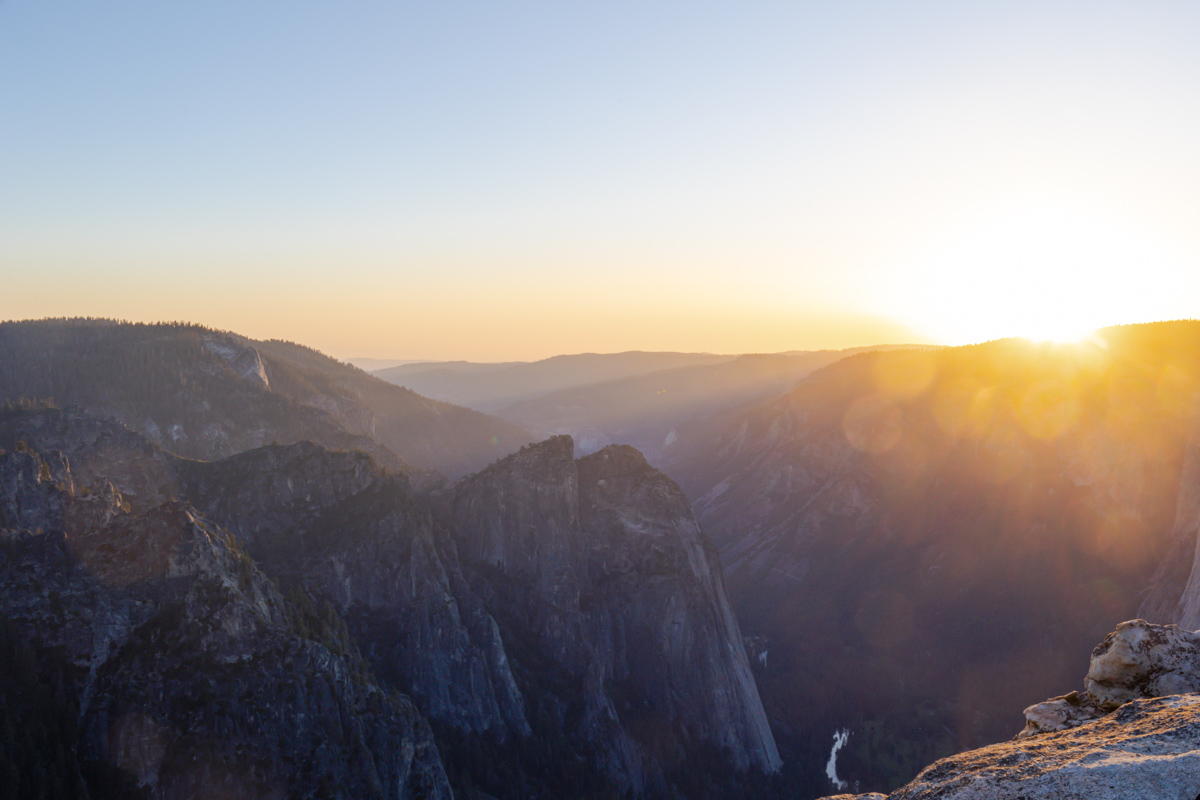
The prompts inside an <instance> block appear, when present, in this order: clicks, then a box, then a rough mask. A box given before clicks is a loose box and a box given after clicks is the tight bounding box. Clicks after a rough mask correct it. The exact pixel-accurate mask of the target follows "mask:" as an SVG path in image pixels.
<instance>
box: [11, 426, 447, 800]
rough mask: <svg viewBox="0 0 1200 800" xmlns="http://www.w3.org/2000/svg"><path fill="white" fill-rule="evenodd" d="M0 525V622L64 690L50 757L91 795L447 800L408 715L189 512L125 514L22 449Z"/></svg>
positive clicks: (117, 503)
mask: <svg viewBox="0 0 1200 800" xmlns="http://www.w3.org/2000/svg"><path fill="white" fill-rule="evenodd" d="M0 512H2V514H3V518H4V521H5V525H6V529H5V530H3V531H2V532H0V607H2V608H3V610H4V616H5V618H6V620H7V621H6V624H8V625H12V626H15V629H16V631H17V632H18V633H19V635H20V636H22V637H23V638H24V639H25V640H26V641H27V642H32V643H33V644H34V645H35V646H36V648H37V649H38V651H39V652H41V653H42V654H43V657H44V658H45V659H48V660H49V662H50V663H51V665H53V666H54V669H55V670H57V674H58V675H60V676H63V677H61V680H62V681H63V683H62V685H63V687H64V688H63V691H64V693H65V694H66V696H67V697H68V698H69V699H68V700H67V701H66V702H67V704H68V707H69V708H71V709H77V710H78V733H77V734H70V733H65V734H63V740H62V741H60V742H59V743H58V747H59V748H60V750H59V752H61V750H62V749H63V748H69V749H71V750H73V751H75V752H76V753H77V754H78V757H79V759H80V761H81V762H82V763H83V764H84V765H85V766H87V765H93V766H92V767H91V769H92V770H93V774H96V773H97V771H98V773H99V774H100V775H104V776H106V777H104V778H102V779H101V782H100V783H99V784H94V791H101V790H104V791H112V792H117V791H118V789H117V788H115V787H117V786H120V785H121V784H124V785H125V786H126V789H127V792H128V794H127V796H146V797H152V798H156V799H158V798H161V799H162V800H172V799H173V798H185V797H209V796H211V797H217V796H221V797H238V798H264V800H265V798H276V797H318V796H321V797H344V798H351V797H353V798H359V797H381V798H396V799H397V800H399V798H411V797H442V798H449V796H450V791H449V786H448V783H447V781H446V777H445V774H444V772H443V770H442V765H441V762H440V759H439V757H438V754H437V750H436V747H435V746H434V744H433V741H432V737H431V734H430V731H429V728H428V725H427V723H425V722H424V720H423V719H422V718H421V716H420V715H419V714H418V713H417V712H416V710H415V709H414V708H413V707H412V705H411V704H410V703H409V702H408V701H407V700H406V699H404V698H402V697H400V696H398V695H395V694H388V693H386V692H385V691H383V690H382V689H381V688H380V686H379V685H378V684H377V683H375V681H374V680H373V679H372V678H371V677H370V676H369V673H367V672H365V671H364V670H363V664H362V661H361V659H359V658H358V657H357V656H356V655H355V654H354V653H353V652H351V651H349V650H347V649H346V648H345V647H344V646H343V645H340V644H338V643H336V642H334V641H333V640H332V639H331V638H330V637H329V636H328V634H327V633H326V634H325V636H324V638H325V639H326V641H327V642H328V643H329V644H324V643H321V642H318V641H314V640H313V639H312V638H309V637H311V636H313V635H314V634H313V632H312V631H311V630H309V629H308V628H307V627H303V628H298V627H297V625H298V623H299V622H300V621H301V620H302V618H303V616H302V613H301V611H300V610H299V609H298V608H296V607H295V606H294V605H293V604H292V603H290V602H289V601H287V600H285V599H284V598H283V597H282V596H281V595H280V593H279V592H278V590H277V589H276V588H275V586H274V584H273V583H272V582H271V581H269V580H268V579H267V578H266V577H265V576H264V575H263V574H262V573H261V572H260V571H259V570H258V568H257V567H256V566H255V564H254V562H253V560H252V559H250V558H249V556H247V555H246V554H245V552H244V551H243V550H241V548H240V546H239V545H238V544H237V542H236V541H235V540H234V539H233V538H232V537H231V536H230V535H229V534H228V533H226V532H224V531H222V530H221V529H220V528H218V527H217V526H215V525H213V524H212V523H211V522H208V521H207V520H205V519H204V518H203V517H201V516H200V515H199V514H198V513H196V512H195V511H194V510H193V509H191V508H190V507H189V506H187V505H186V504H184V503H182V502H180V501H177V500H172V501H168V502H167V503H164V504H162V505H160V506H157V507H155V508H153V509H150V510H149V511H146V512H144V513H134V512H131V511H129V504H128V503H127V502H125V501H124V500H123V498H122V497H121V496H120V494H119V492H117V491H116V490H115V489H113V488H112V486H111V484H109V485H106V486H102V487H98V488H97V489H91V488H90V487H83V486H81V485H79V484H78V483H77V482H76V481H75V479H74V476H72V475H71V474H70V471H69V464H68V463H67V459H65V458H63V457H61V456H58V457H56V458H51V459H43V458H42V457H41V456H40V455H39V454H37V453H36V452H34V451H33V450H31V449H29V448H28V447H26V448H25V449H23V450H21V451H19V452H7V453H4V454H0ZM34 525H36V528H33V529H32V530H31V528H32V527H33V526H34ZM331 647H332V648H333V649H331ZM14 722H15V723H16V724H25V723H24V722H22V721H21V720H15V721H14ZM69 722H70V723H73V720H64V721H62V722H61V723H60V724H61V727H60V730H75V726H74V724H68V723H69ZM72 736H77V737H78V738H72Z"/></svg>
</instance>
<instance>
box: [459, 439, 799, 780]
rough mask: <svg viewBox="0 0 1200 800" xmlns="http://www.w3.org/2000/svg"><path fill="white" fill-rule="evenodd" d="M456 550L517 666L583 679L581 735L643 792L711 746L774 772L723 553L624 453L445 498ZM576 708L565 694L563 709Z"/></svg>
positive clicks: (540, 462)
mask: <svg viewBox="0 0 1200 800" xmlns="http://www.w3.org/2000/svg"><path fill="white" fill-rule="evenodd" d="M447 501H448V506H449V508H448V511H447V512H446V513H447V514H448V516H449V519H450V520H451V521H452V524H453V528H454V530H455V531H456V539H457V542H458V549H459V553H460V554H461V556H462V558H463V561H464V562H465V564H466V566H467V568H468V571H469V572H470V573H471V574H472V585H473V586H474V587H475V588H476V590H477V591H478V593H479V594H480V595H481V596H483V597H484V598H485V599H486V602H487V604H488V607H489V608H491V609H492V610H493V612H494V614H495V615H496V618H497V620H498V622H499V623H500V626H501V632H502V633H503V634H504V635H505V638H506V640H507V641H512V642H514V643H517V646H518V647H519V648H520V651H521V656H520V657H518V660H523V661H526V662H527V663H529V664H539V663H540V667H538V668H537V671H538V673H540V674H536V675H535V676H533V677H534V680H533V683H534V684H535V685H540V686H547V685H554V684H556V683H562V682H566V681H568V680H569V681H570V682H572V683H574V682H581V685H582V686H583V695H584V696H583V702H584V708H585V711H584V714H583V717H582V719H581V721H580V723H579V724H578V726H577V727H576V729H575V730H572V731H570V733H571V734H572V735H575V736H578V737H580V738H582V739H583V740H585V741H588V742H590V743H591V744H592V745H594V746H596V747H599V748H601V749H602V750H603V751H604V753H605V755H604V758H605V759H606V761H607V765H608V768H609V769H610V770H611V771H612V772H613V773H615V774H616V775H619V776H620V777H621V780H622V782H623V783H625V785H627V786H628V787H630V788H633V789H635V790H637V791H641V790H642V789H643V788H645V787H646V786H647V785H654V784H655V783H656V782H659V781H661V774H662V769H663V767H664V766H667V765H670V764H671V763H672V762H674V761H676V760H678V759H679V758H680V757H681V756H682V755H683V753H684V752H685V750H686V749H687V748H688V747H689V746H690V745H694V744H696V743H700V742H704V743H708V744H710V745H715V746H717V747H724V748H727V749H728V751H729V753H730V754H731V755H732V757H733V760H734V763H735V764H736V765H737V766H739V767H741V768H746V767H755V768H757V769H760V770H763V771H767V772H771V771H774V770H776V769H778V767H779V765H780V760H779V755H778V752H777V750H776V748H775V743H774V739H773V737H772V735H771V731H770V728H769V726H768V724H767V720H766V715H765V713H764V712H763V709H762V704H761V701H760V700H759V699H758V693H757V690H756V687H755V685H754V679H753V676H752V675H751V673H750V668H749V663H748V661H747V659H746V655H745V650H744V648H743V647H742V644H741V636H740V631H739V629H738V625H737V621H736V619H735V618H734V617H733V613H732V611H731V609H730V607H729V603H728V600H727V599H726V597H725V592H724V586H723V582H722V579H721V577H720V571H719V567H718V566H717V564H718V562H717V561H716V558H715V553H714V552H712V550H711V549H709V547H708V546H707V542H706V540H705V538H704V536H703V534H702V533H701V532H700V529H699V527H698V525H697V524H696V522H695V519H694V518H693V517H692V514H691V512H690V509H689V507H688V504H687V501H686V499H685V498H684V497H683V494H682V492H680V490H679V489H678V487H677V486H675V484H674V482H673V481H671V480H670V479H669V478H667V477H666V476H664V475H662V474H661V473H658V472H657V471H655V470H653V469H651V468H650V467H649V466H648V465H647V464H646V462H645V459H644V458H642V456H641V454H639V453H638V452H637V451H635V450H633V449H632V448H628V447H617V446H613V447H608V448H605V449H604V450H601V451H600V452H598V453H596V454H594V455H591V456H588V457H586V458H583V459H580V460H579V461H578V462H576V461H574V447H573V442H572V441H571V439H570V437H566V436H560V437H554V438H552V439H549V440H547V441H545V442H543V443H540V444H538V445H535V446H531V447H529V448H525V449H523V450H522V451H521V452H520V453H517V454H515V455H513V456H510V457H509V458H507V459H504V460H502V461H500V462H498V463H497V464H495V465H493V466H492V467H490V468H489V469H487V470H485V471H483V472H481V473H479V474H477V475H474V476H471V477H469V478H466V479H464V480H463V481H460V482H459V483H458V484H456V485H455V486H454V487H453V489H452V490H450V492H449V494H448V497H447ZM554 700H555V702H556V703H557V704H558V705H560V706H565V705H566V704H567V702H569V698H568V697H562V696H559V697H555V698H554Z"/></svg>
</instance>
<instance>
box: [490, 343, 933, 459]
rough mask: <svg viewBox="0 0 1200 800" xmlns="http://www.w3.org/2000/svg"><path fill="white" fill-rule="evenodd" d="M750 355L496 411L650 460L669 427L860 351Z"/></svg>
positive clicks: (759, 396)
mask: <svg viewBox="0 0 1200 800" xmlns="http://www.w3.org/2000/svg"><path fill="white" fill-rule="evenodd" d="M898 347H913V345H884V346H879V347H871V348H866V347H859V348H853V349H849V350H817V351H811V352H806V351H793V352H788V353H769V354H750V355H743V356H738V357H736V358H733V359H730V360H727V361H722V362H717V363H704V364H697V365H692V366H686V367H675V368H673V369H665V370H659V371H657V372H652V373H649V374H645V375H634V376H631V377H627V378H620V379H618V380H612V381H605V382H601V383H591V384H587V385H585V386H578V387H575V388H571V389H563V390H560V391H557V392H551V393H549V394H544V395H542V396H540V397H535V398H531V399H528V400H522V401H519V402H517V403H513V404H512V405H510V406H507V407H505V408H503V409H500V410H498V411H497V412H496V414H497V415H498V416H501V417H504V418H505V419H510V420H513V421H514V422H518V423H520V424H522V425H525V426H527V427H529V428H531V429H534V430H538V431H545V432H547V433H556V434H570V435H571V436H573V437H574V438H575V441H576V443H577V447H578V448H579V450H580V451H581V452H592V451H595V450H599V449H600V448H602V447H605V446H607V445H609V444H628V445H632V446H633V447H636V448H637V449H638V450H640V451H642V453H644V454H645V456H646V458H648V459H649V460H650V461H651V463H655V462H656V461H657V459H658V456H659V454H660V453H661V452H662V449H663V447H664V446H665V445H666V444H668V443H669V442H670V441H672V439H673V437H674V436H675V435H676V434H675V433H674V430H675V428H676V426H678V425H680V424H682V423H684V422H687V421H688V420H691V419H694V418H704V417H707V416H710V415H712V414H714V413H716V412H718V411H720V410H722V409H726V408H729V407H731V406H737V405H740V404H743V403H747V402H750V401H762V400H765V399H767V398H768V397H771V396H774V395H777V394H779V393H781V392H783V391H785V390H787V389H790V388H791V387H792V386H794V385H795V384H796V381H798V380H800V379H801V378H803V377H804V376H806V375H808V374H809V373H810V372H812V371H813V370H815V369H819V368H821V367H824V366H826V365H828V364H831V363H833V362H834V361H837V360H838V359H841V358H845V357H846V356H848V355H852V354H854V353H859V352H863V351H865V350H886V349H896V348H898Z"/></svg>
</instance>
